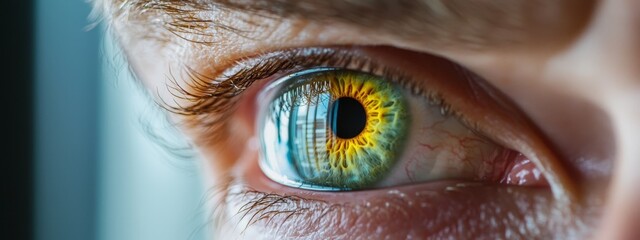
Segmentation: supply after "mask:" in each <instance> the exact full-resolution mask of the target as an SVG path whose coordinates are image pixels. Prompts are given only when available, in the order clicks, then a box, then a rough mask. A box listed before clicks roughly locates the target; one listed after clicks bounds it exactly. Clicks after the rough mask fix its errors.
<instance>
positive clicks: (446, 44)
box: [97, 0, 640, 239]
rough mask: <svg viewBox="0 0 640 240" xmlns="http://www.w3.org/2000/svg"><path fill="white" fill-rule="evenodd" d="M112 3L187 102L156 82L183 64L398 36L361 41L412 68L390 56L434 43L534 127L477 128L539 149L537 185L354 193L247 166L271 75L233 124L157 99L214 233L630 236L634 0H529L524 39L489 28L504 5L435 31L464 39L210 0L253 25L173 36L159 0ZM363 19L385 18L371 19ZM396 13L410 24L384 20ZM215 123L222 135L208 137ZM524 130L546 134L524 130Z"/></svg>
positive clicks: (639, 79)
mask: <svg viewBox="0 0 640 240" xmlns="http://www.w3.org/2000/svg"><path fill="white" fill-rule="evenodd" d="M116 2H117V3H116ZM120 2H122V1H115V0H114V1H113V2H112V1H111V0H105V1H104V2H98V4H97V5H98V7H100V8H104V12H105V17H106V18H107V19H109V20H108V21H109V23H110V24H111V25H112V26H113V30H114V33H115V35H116V36H117V37H118V39H119V40H120V43H121V46H122V48H123V50H124V52H125V54H126V55H127V57H128V60H129V63H130V64H131V65H132V67H133V69H134V71H135V73H136V76H137V77H138V78H139V80H140V81H142V83H143V84H144V85H145V86H146V87H147V88H148V89H149V90H150V91H149V92H150V93H151V94H150V95H151V97H152V98H155V99H156V100H162V101H159V102H168V103H173V102H177V103H183V104H188V103H187V102H185V100H184V99H180V98H177V97H176V96H175V95H176V94H175V92H173V93H172V92H171V91H170V90H169V89H168V88H167V87H166V86H167V84H178V85H180V86H188V83H187V81H189V80H188V78H187V77H186V74H181V71H180V70H181V69H182V68H183V67H184V66H185V65H186V66H188V67H189V68H192V69H195V70H197V71H198V72H201V73H206V75H210V76H217V75H219V74H220V73H221V72H224V71H226V70H228V68H231V67H232V66H233V64H234V63H235V62H237V61H238V60H240V59H244V58H247V57H253V56H255V55H257V54H259V53H266V52H271V51H277V50H282V49H288V48H304V47H318V46H353V45H358V46H373V45H384V46H388V47H391V48H392V49H404V50H398V51H396V50H388V48H386V49H387V50H385V49H377V48H372V49H371V50H367V51H368V52H367V54H369V55H368V56H370V57H372V58H379V59H383V60H381V61H383V62H384V61H385V60H384V59H387V61H388V64H401V65H402V67H403V68H406V69H409V70H408V71H413V72H416V74H418V75H419V74H427V75H428V74H429V73H424V72H420V71H429V69H428V67H425V65H424V61H421V60H420V59H419V58H416V59H415V61H406V62H404V63H399V62H402V59H405V60H406V59H408V58H411V56H407V55H405V54H406V53H405V52H412V54H413V53H427V54H431V55H436V56H441V57H443V58H446V59H448V60H450V61H453V62H456V63H458V64H460V65H462V66H464V67H465V68H467V69H468V70H470V71H471V72H474V73H475V74H477V75H478V76H480V77H482V78H483V79H485V80H486V82H488V83H489V84H490V85H492V86H493V88H495V89H497V90H498V91H499V92H501V93H502V94H504V96H505V97H506V98H508V99H510V100H509V101H510V102H511V104H513V105H514V106H517V108H518V109H520V110H521V111H522V114H523V115H525V116H527V117H528V118H529V119H530V120H531V123H532V124H531V125H532V126H535V127H536V128H537V129H538V130H536V131H529V130H526V129H530V127H519V126H520V125H524V124H525V123H521V122H515V123H511V124H513V126H514V127H509V128H504V129H501V128H495V129H489V130H487V132H490V133H494V134H496V135H500V136H506V135H509V134H511V135H512V136H515V137H512V138H513V139H504V138H503V139H502V141H504V142H505V143H503V142H501V144H506V142H512V143H513V142H516V143H513V144H514V145H517V146H509V147H512V148H514V149H518V150H520V149H525V150H526V149H533V150H530V151H529V152H526V151H525V150H521V152H523V153H525V152H526V153H530V154H533V155H536V156H538V157H537V158H536V159H542V160H538V161H536V164H537V165H538V168H540V169H542V171H543V174H544V175H545V176H546V177H547V179H549V187H529V186H513V185H512V186H505V185H496V184H493V183H469V182H453V181H440V182H433V183H420V184H413V185H406V186H400V187H392V188H384V189H379V190H369V191H359V192H341V193H330V192H312V191H306V190H298V189H295V188H290V187H285V186H282V185H280V184H277V183H274V182H273V181H271V180H270V179H268V178H267V177H265V176H264V174H262V172H261V171H260V169H259V167H258V158H259V155H258V151H259V149H258V148H257V147H256V138H255V134H256V133H255V129H254V126H255V125H256V122H255V121H256V114H257V113H256V112H257V109H258V108H259V107H260V106H258V105H257V104H256V103H255V102H256V94H258V92H259V91H260V89H261V87H264V85H265V84H266V83H267V82H269V81H272V80H274V79H276V78H277V77H278V76H277V75H274V76H270V77H267V78H265V79H264V80H262V81H260V82H257V83H255V84H253V85H251V86H250V87H249V88H248V89H247V90H246V91H245V92H244V93H243V94H242V95H241V96H239V97H238V100H237V105H236V108H235V109H236V110H234V111H232V112H231V113H230V114H231V121H229V122H230V123H229V124H226V125H225V126H224V128H220V129H222V130H220V129H218V130H219V131H220V132H216V133H211V132H208V131H206V130H204V129H202V128H201V127H200V126H199V125H198V124H190V123H193V122H194V121H197V120H194V119H195V118H194V117H193V116H188V115H180V114H174V113H168V114H169V115H170V117H171V118H172V119H173V120H174V121H176V122H179V123H186V124H184V125H182V129H183V130H184V132H185V133H186V134H187V135H188V136H190V137H191V138H192V139H193V140H194V142H195V143H196V145H197V147H198V149H199V151H200V152H201V155H202V159H203V161H205V162H206V164H205V165H206V166H207V167H206V169H204V172H205V173H206V174H207V181H208V182H207V185H208V186H210V187H211V188H214V189H216V192H217V193H216V194H214V196H212V197H211V199H212V203H211V208H212V209H213V210H212V212H213V214H214V215H215V216H216V217H217V218H218V221H217V223H216V227H217V229H216V230H215V232H216V234H217V235H221V236H222V237H223V238H222V239H229V238H240V235H244V237H245V238H247V239H253V238H267V239H279V238H284V239H287V238H311V239H327V238H337V239H340V238H342V239H359V238H361V239H368V238H374V239H385V238H386V239H403V238H419V239H422V238H429V237H430V238H444V237H447V236H453V237H455V238H458V239H469V238H479V237H482V238H489V239H494V238H509V239H511V238H543V239H548V238H559V239H584V238H598V239H633V238H637V237H640V230H639V229H640V228H638V223H639V222H640V211H639V210H638V209H640V208H639V205H638V203H639V202H640V188H639V187H638V184H640V174H637V170H640V147H638V143H640V67H638V66H640V2H638V1H634V0H607V1H538V2H539V3H540V4H541V5H539V6H540V7H532V8H527V9H525V10H523V11H524V13H526V14H522V15H523V16H525V17H523V18H525V19H526V16H534V17H535V16H539V15H543V14H544V17H539V18H536V19H537V20H531V21H529V22H527V21H524V22H525V24H523V25H522V26H520V25H517V24H516V25H517V26H516V27H515V28H516V30H517V31H515V32H517V34H516V33H514V34H515V35H517V36H520V37H516V38H515V40H513V39H511V40H509V41H508V40H504V39H510V38H507V37H506V36H505V37H504V39H503V40H504V41H503V40H500V39H501V38H500V35H501V33H500V32H495V33H494V34H493V32H492V30H494V28H495V29H501V28H500V27H501V26H502V25H501V24H502V23H505V24H506V23H508V22H510V21H511V20H513V19H515V18H514V17H515V15H509V14H508V13H507V14H506V16H505V17H502V18H500V21H498V22H497V23H495V25H486V24H485V25H483V24H476V25H473V23H477V22H479V21H477V22H473V21H472V22H468V23H451V22H444V23H443V25H442V26H441V28H440V29H445V30H444V31H447V29H449V31H452V32H455V31H458V32H455V34H457V35H456V36H458V35H459V36H466V35H465V34H468V35H469V36H471V37H473V38H470V39H471V40H468V41H449V40H448V39H446V36H445V35H443V34H437V32H436V33H434V34H433V35H432V36H431V35H429V34H427V33H426V32H428V31H429V30H428V28H427V29H422V28H420V27H419V26H421V25H420V24H416V23H415V19H413V20H412V18H410V17H408V18H403V19H399V20H397V19H396V20H397V21H395V20H394V21H389V20H388V19H385V18H384V16H382V17H380V18H379V19H375V18H371V19H368V18H367V17H366V15H365V17H363V18H367V19H366V21H364V20H363V22H364V23H360V22H358V21H357V20H353V19H354V18H357V16H358V14H354V15H355V16H356V17H353V18H349V19H347V20H344V19H341V20H335V21H333V20H331V19H330V18H327V17H326V16H316V15H310V16H309V17H308V18H304V16H302V17H300V16H297V15H295V14H293V15H290V16H289V17H287V18H283V19H276V18H270V17H263V16H262V15H259V14H256V15H243V13H229V12H225V11H215V10H204V11H200V12H198V13H197V17H198V18H201V19H209V20H211V19H215V20H216V21H219V22H222V23H223V24H224V25H229V26H233V27H235V28H239V29H251V31H250V32H249V33H246V34H245V35H244V36H243V35H242V34H235V33H231V32H229V31H222V30H217V29H216V28H215V27H213V26H208V27H204V28H202V29H199V31H201V33H204V34H200V35H194V34H191V33H184V34H182V35H181V34H180V32H177V33H176V32H175V31H173V32H172V31H171V30H175V29H172V28H170V27H167V25H163V24H158V22H162V21H167V19H170V18H168V17H167V15H163V13H160V12H159V11H160V10H153V11H151V10H150V11H147V12H145V13H142V14H139V16H138V15H136V14H134V13H133V12H135V11H139V10H140V8H131V9H127V8H126V7H123V8H120V9H118V8H116V7H114V4H115V5H118V4H120ZM133 2H135V1H133ZM160 2H163V1H160ZM489 2H490V1H478V2H476V3H475V4H477V5H482V4H489ZM542 3H547V4H542ZM498 5H499V4H498ZM118 6H120V5H118ZM122 6H127V5H126V4H124V5H122ZM142 8H144V7H142ZM467 10H469V9H467ZM482 10H483V8H481V7H480V8H478V11H482ZM465 13H466V12H465V11H464V10H462V14H465ZM341 14H344V13H341ZM265 15H267V16H268V14H265ZM360 15H362V14H361V13H360ZM518 16H519V15H518ZM316 17H317V18H318V19H320V18H322V19H323V20H322V21H320V20H317V21H316ZM541 19H542V20H541ZM252 21H253V22H260V23H261V25H260V26H259V27H257V26H255V25H253V24H252V23H251V22H252ZM372 21H373V22H374V24H375V21H379V22H380V26H382V27H380V28H376V27H371V26H370V25H371V22H372ZM402 21H406V22H407V25H408V26H409V27H411V26H415V29H413V31H406V28H399V29H400V30H393V29H391V30H390V29H389V28H388V27H387V28H385V26H387V25H389V24H401V23H402ZM412 21H413V22H412ZM513 21H517V20H513ZM327 22H329V23H330V24H328V23H327ZM456 24H457V25H456ZM471 25H473V26H471ZM456 26H457V28H456ZM451 29H455V30H451ZM399 31H406V32H399ZM423 31H424V32H423ZM465 31H468V32H465ZM473 31H475V32H473ZM478 32H479V33H478ZM490 33H492V34H490ZM455 34H454V35H455ZM518 34H519V35H518ZM246 35H250V36H248V37H247V36H246ZM202 42H207V43H212V44H203V43H202ZM389 59H398V60H397V61H391V60H389ZM425 69H426V70H425ZM167 76H173V78H168V77H167ZM169 79H171V80H174V81H175V82H172V81H169ZM229 111H231V110H229ZM217 114H222V113H217ZM489 114H490V113H489ZM208 117H215V115H209V116H208ZM523 129H524V130H523ZM225 131H227V133H228V132H232V133H233V134H224V132H225ZM509 131H511V132H509ZM505 132H506V133H505ZM211 134H221V136H224V137H221V138H216V139H215V140H211V139H210V136H211ZM530 135H542V136H544V137H542V138H539V139H538V138H535V137H532V138H527V137H523V136H530ZM523 139H524V140H523ZM532 139H533V140H532ZM540 139H543V140H540ZM510 140H511V141H510ZM519 140H522V141H519ZM518 144H519V145H518ZM542 146H546V147H542ZM541 148H544V149H542V150H541ZM550 152H553V153H550ZM544 159H547V160H544ZM548 159H552V160H553V159H556V160H557V161H555V160H553V161H555V162H554V163H549V162H553V161H552V160H548Z"/></svg>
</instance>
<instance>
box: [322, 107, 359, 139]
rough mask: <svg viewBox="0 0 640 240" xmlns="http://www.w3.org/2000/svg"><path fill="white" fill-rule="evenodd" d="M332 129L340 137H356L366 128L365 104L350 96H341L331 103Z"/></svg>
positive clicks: (330, 117)
mask: <svg viewBox="0 0 640 240" xmlns="http://www.w3.org/2000/svg"><path fill="white" fill-rule="evenodd" d="M329 120H330V121H331V129H332V130H333V133H334V134H335V135H336V136H338V137H339V138H345V139H348V138H354V137H356V136H358V134H360V132H362V130H364V127H365V125H366V123H367V113H366V111H365V110H364V106H362V104H360V102H358V100H355V99H353V98H350V97H341V98H338V99H337V100H335V101H334V102H333V104H332V105H331V112H330V113H329Z"/></svg>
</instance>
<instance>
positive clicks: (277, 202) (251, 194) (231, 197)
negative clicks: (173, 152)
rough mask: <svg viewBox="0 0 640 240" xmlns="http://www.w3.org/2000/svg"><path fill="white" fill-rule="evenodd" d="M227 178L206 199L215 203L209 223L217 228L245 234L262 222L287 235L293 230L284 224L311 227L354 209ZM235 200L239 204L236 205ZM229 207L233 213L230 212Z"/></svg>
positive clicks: (277, 233)
mask: <svg viewBox="0 0 640 240" xmlns="http://www.w3.org/2000/svg"><path fill="white" fill-rule="evenodd" d="M224 179H225V181H223V183H222V184H220V185H217V186H216V187H213V188H211V189H210V191H209V194H208V196H207V199H206V200H207V202H208V204H209V206H213V209H212V210H211V212H210V215H209V217H210V219H209V221H207V224H213V226H214V229H215V230H218V231H225V230H227V231H228V230H233V231H239V233H240V234H245V232H246V230H247V228H249V227H251V226H252V225H255V224H257V223H261V224H264V226H266V227H268V231H270V233H271V234H275V235H282V236H285V235H290V234H291V233H290V232H287V231H286V230H287V229H282V226H284V225H286V224H287V223H290V222H292V221H293V222H300V221H304V224H308V225H309V226H312V225H313V224H315V223H317V222H319V221H321V220H322V219H324V217H325V216H327V215H329V214H336V213H338V212H340V211H344V210H346V209H347V208H349V209H353V207H348V206H345V205H344V204H338V203H328V202H326V201H322V200H317V199H309V198H303V197H299V196H295V195H280V194H275V193H265V192H260V191H257V190H253V189H250V188H248V187H246V186H244V185H243V184H242V183H240V182H239V181H237V180H235V179H234V178H233V177H231V176H226V177H224ZM235 203H240V204H239V205H236V206H234V204H235ZM230 209H233V212H228V211H229V210H230ZM310 220H311V221H310ZM216 234H220V233H216Z"/></svg>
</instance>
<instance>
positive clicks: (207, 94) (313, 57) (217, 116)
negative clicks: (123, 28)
mask: <svg viewBox="0 0 640 240" xmlns="http://www.w3.org/2000/svg"><path fill="white" fill-rule="evenodd" d="M350 66H351V68H356V69H358V70H368V71H375V72H377V74H379V75H382V76H384V77H385V78H387V79H389V80H391V81H394V82H396V83H399V84H401V85H404V87H407V88H409V89H411V91H412V92H414V93H416V94H417V93H420V92H421V90H420V89H419V88H416V87H413V86H407V85H409V84H411V83H412V82H413V81H411V79H410V78H409V77H408V76H406V75H404V74H402V72H401V71H398V70H395V69H390V68H386V67H385V66H384V65H381V64H377V63H376V61H375V60H373V59H370V58H368V57H366V56H364V55H363V54H359V53H357V47H353V48H345V47H343V48H324V47H318V48H301V49H286V50H282V51H275V52H271V53H267V54H263V55H259V56H256V57H251V58H245V59H242V60H240V61H238V62H236V64H234V65H232V66H230V67H229V68H228V69H226V70H225V71H222V72H221V73H218V74H215V75H213V74H207V73H202V72H199V71H198V70H197V69H194V68H191V67H187V66H185V68H184V71H183V74H182V75H181V76H182V78H183V79H180V80H185V81H184V82H186V83H184V84H180V82H181V81H180V80H179V78H178V76H176V75H174V73H172V72H170V76H169V81H168V84H167V86H166V88H167V90H168V92H169V93H170V94H171V95H173V96H174V97H175V98H176V99H177V100H183V102H186V103H181V104H178V103H177V101H174V103H169V102H167V101H165V100H162V99H161V101H162V102H160V105H161V106H162V107H164V108H165V109H167V110H168V111H169V112H172V113H174V114H178V115H182V116H184V122H185V123H186V124H187V125H189V126H199V127H202V125H203V124H205V123H206V126H204V128H205V129H207V130H208V132H209V133H215V134H214V135H215V136H218V137H217V138H216V139H208V141H210V142H214V141H216V140H219V139H221V138H223V137H224V133H223V132H222V131H224V124H225V122H226V121H227V120H228V118H229V116H230V114H231V112H232V110H233V108H234V106H235V103H236V102H237V101H238V98H239V96H241V95H242V93H243V92H244V91H245V90H246V89H248V88H249V86H251V85H252V84H253V83H255V82H256V81H259V80H262V79H266V78H269V77H271V76H274V75H277V74H278V73H287V72H291V71H294V70H296V69H301V68H309V67H343V68H349V67H350ZM184 78H186V79H184ZM207 135H212V134H207Z"/></svg>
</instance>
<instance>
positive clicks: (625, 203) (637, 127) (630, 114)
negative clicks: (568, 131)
mask: <svg viewBox="0 0 640 240" xmlns="http://www.w3.org/2000/svg"><path fill="white" fill-rule="evenodd" d="M600 5H601V6H600V10H599V14H598V15H597V16H596V19H595V21H594V23H593V28H592V29H591V30H590V32H589V33H588V34H593V35H592V36H591V38H592V39H593V40H592V41H594V42H593V43H595V44H588V45H585V47H592V48H595V49H593V50H594V51H595V53H597V54H596V55H594V56H595V57H599V58H601V59H599V60H596V61H595V62H594V63H596V65H594V66H593V67H597V68H598V69H599V73H600V74H597V77H599V78H606V81H601V82H604V84H605V85H609V86H607V89H608V90H610V91H606V92H607V93H606V94H603V95H600V93H599V91H598V90H596V89H595V88H591V90H592V91H593V93H592V94H593V97H595V98H597V97H606V98H607V99H606V102H605V104H606V106H605V108H607V109H608V110H609V115H610V116H611V120H612V121H613V123H614V131H615V136H616V137H615V140H616V161H615V166H614V170H613V177H612V182H611V185H610V186H611V187H610V189H609V192H608V195H607V199H608V200H607V206H606V208H605V210H604V211H603V214H604V216H603V219H602V223H603V225H602V227H601V228H600V230H599V233H598V235H597V236H598V238H600V239H633V238H636V239H637V238H638V237H640V208H639V204H640V1H635V0H611V1H603V2H601V3H600ZM601 80H602V79H601ZM598 95H600V96H598Z"/></svg>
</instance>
